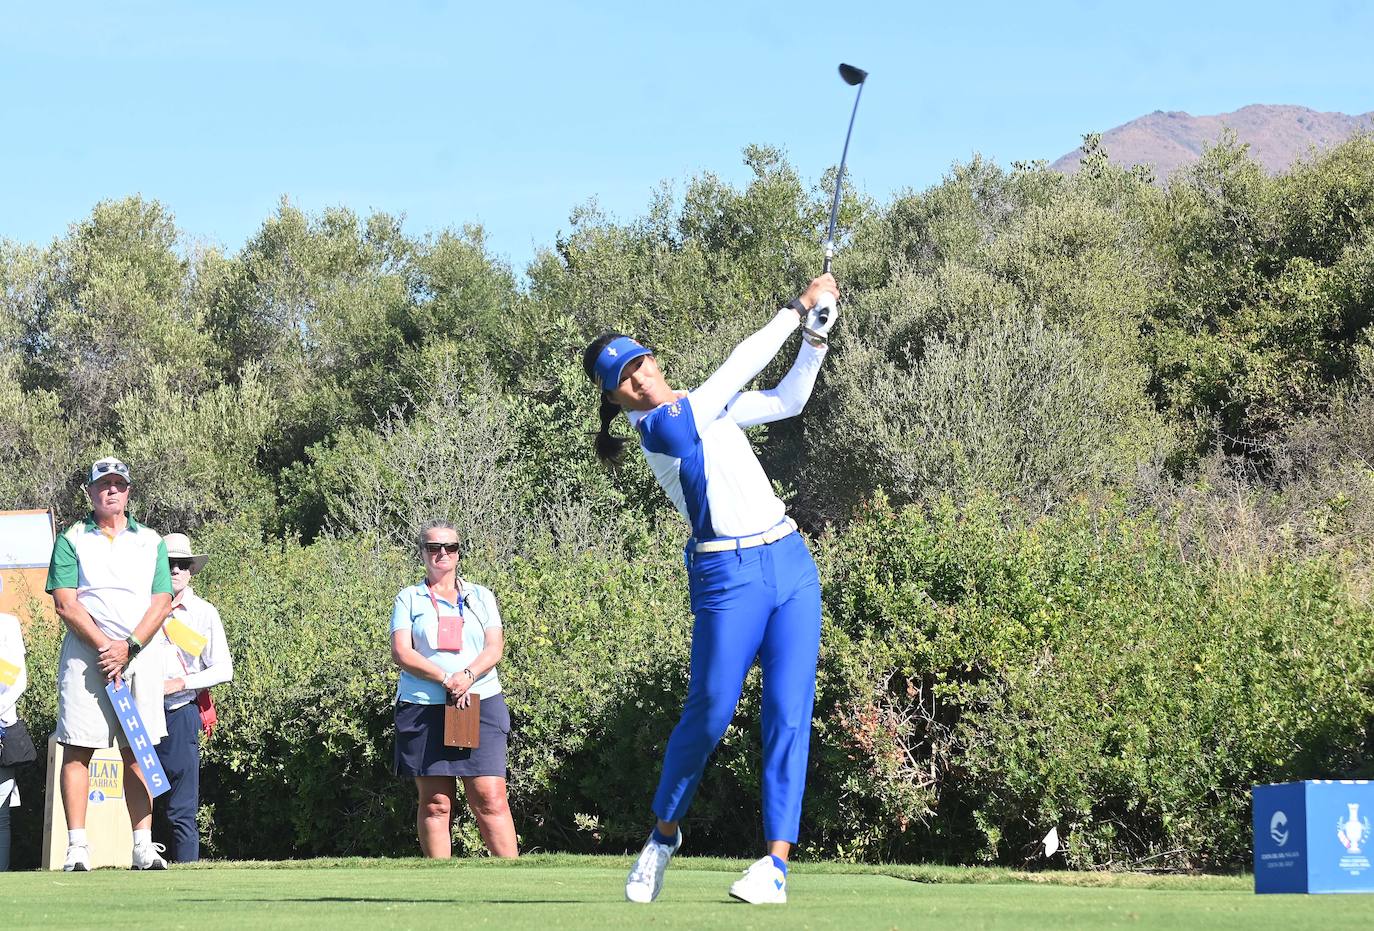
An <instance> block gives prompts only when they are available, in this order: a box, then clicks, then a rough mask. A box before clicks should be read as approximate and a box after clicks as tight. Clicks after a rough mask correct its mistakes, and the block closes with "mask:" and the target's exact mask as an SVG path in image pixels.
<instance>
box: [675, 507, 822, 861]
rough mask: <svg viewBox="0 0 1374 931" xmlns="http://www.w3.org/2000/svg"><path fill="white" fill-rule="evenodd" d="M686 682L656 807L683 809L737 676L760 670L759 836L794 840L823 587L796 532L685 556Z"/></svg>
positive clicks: (679, 812) (728, 711)
mask: <svg viewBox="0 0 1374 931" xmlns="http://www.w3.org/2000/svg"><path fill="white" fill-rule="evenodd" d="M688 574H689V578H690V580H691V596H692V613H693V614H694V615H695V618H696V623H695V625H694V627H693V630H692V667H691V684H690V685H689V686H688V689H687V700H686V702H685V703H684V705H683V709H682V718H681V719H680V720H679V721H678V723H677V727H676V728H674V729H673V735H672V737H670V738H669V740H668V751H667V753H666V755H665V757H664V760H663V775H662V776H661V777H660V779H659V783H658V791H657V792H656V793H655V795H654V814H656V815H657V816H658V817H659V818H661V819H662V820H664V821H677V820H679V819H681V818H682V816H683V815H684V814H686V812H687V807H688V806H689V805H690V804H691V803H692V796H693V795H694V794H695V793H696V790H697V785H698V784H699V783H700V782H701V775H702V772H703V770H705V768H706V761H707V759H708V758H709V757H710V755H711V751H713V750H714V749H715V747H716V744H717V743H718V742H719V741H720V738H721V736H722V735H723V734H724V733H725V729H726V727H728V726H729V724H730V721H731V719H732V718H733V717H734V715H735V704H736V703H737V702H738V701H739V695H740V689H741V688H742V687H743V685H744V677H745V675H746V674H747V673H748V672H749V667H750V666H752V665H753V663H754V658H755V657H758V660H759V664H760V666H761V667H762V669H763V834H764V839H765V840H770V841H774V840H777V841H787V842H788V843H796V841H797V826H798V823H799V822H800V820H801V805H802V793H803V792H804V791H805V789H806V759H807V753H808V752H809V750H810V746H811V707H812V704H813V702H814V700H815V697H816V654H817V651H818V650H819V649H820V639H821V585H820V580H819V579H818V578H817V576H816V564H815V562H814V561H813V560H812V558H811V553H810V551H809V550H808V549H807V548H806V542H805V541H804V540H803V539H802V536H801V534H799V533H793V534H789V535H788V536H786V537H783V538H782V539H781V540H778V541H777V542H775V543H769V544H766V545H764V546H756V547H752V548H750V549H744V550H730V551H728V552H724V553H694V554H692V555H691V556H690V560H689V566H688Z"/></svg>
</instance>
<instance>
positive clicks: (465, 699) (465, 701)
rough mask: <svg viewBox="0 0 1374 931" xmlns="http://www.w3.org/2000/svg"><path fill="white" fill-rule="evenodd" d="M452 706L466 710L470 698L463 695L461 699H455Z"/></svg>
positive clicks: (470, 701) (470, 702) (470, 700)
mask: <svg viewBox="0 0 1374 931" xmlns="http://www.w3.org/2000/svg"><path fill="white" fill-rule="evenodd" d="M454 704H455V705H457V706H458V707H459V708H466V707H467V706H468V705H470V704H472V696H471V695H468V694H464V695H463V697H462V698H459V699H457V700H456V701H455V702H454Z"/></svg>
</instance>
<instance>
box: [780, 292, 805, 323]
mask: <svg viewBox="0 0 1374 931" xmlns="http://www.w3.org/2000/svg"><path fill="white" fill-rule="evenodd" d="M785 306H787V307H788V308H790V309H792V310H795V311H796V312H797V316H798V317H801V318H802V319H803V320H805V319H806V315H807V314H808V313H810V312H811V308H809V307H807V306H806V305H805V304H803V303H802V299H801V298H799V297H794V298H792V300H790V301H788V302H787V304H786V305H785Z"/></svg>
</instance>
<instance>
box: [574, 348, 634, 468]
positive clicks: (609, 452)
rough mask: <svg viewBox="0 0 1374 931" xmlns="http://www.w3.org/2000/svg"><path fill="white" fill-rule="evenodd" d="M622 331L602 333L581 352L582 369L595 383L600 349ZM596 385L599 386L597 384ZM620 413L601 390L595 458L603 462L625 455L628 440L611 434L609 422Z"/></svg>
mask: <svg viewBox="0 0 1374 931" xmlns="http://www.w3.org/2000/svg"><path fill="white" fill-rule="evenodd" d="M623 335H624V334H623V333H602V334H601V335H600V336H598V337H597V338H596V339H594V340H592V342H591V344H590V345H589V346H587V348H586V349H585V350H583V352H582V369H583V371H585V372H586V373H587V377H588V378H589V379H591V381H592V383H593V384H596V360H597V357H598V356H600V355H601V350H603V349H605V348H606V346H607V345H609V344H610V343H611V341H612V340H616V339H619V338H620V337H621V336H623ZM597 387H598V388H599V387H601V386H600V385H597ZM619 413H620V405H619V404H617V403H615V402H614V401H612V400H611V393H610V392H609V391H603V392H601V410H600V411H599V414H600V417H601V429H600V430H599V431H598V432H597V434H596V458H598V459H600V460H601V462H602V463H604V464H612V463H616V462H619V461H620V458H621V457H622V456H624V455H625V447H626V446H627V445H629V440H626V439H625V438H624V437H619V436H612V435H611V423H612V422H614V421H615V417H616V415H617V414H619Z"/></svg>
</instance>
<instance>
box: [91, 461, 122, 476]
mask: <svg viewBox="0 0 1374 931" xmlns="http://www.w3.org/2000/svg"><path fill="white" fill-rule="evenodd" d="M106 472H113V473H115V474H116V475H124V476H127V475H128V474H129V468H128V466H126V465H125V464H124V463H122V462H97V463H96V464H95V474H96V475H104V474H105V473H106Z"/></svg>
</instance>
